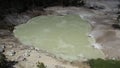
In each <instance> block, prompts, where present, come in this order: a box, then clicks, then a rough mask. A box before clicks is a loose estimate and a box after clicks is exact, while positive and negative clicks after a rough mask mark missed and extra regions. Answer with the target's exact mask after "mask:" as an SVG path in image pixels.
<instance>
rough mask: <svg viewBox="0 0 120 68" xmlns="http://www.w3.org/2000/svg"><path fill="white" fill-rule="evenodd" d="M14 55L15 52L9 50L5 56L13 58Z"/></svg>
mask: <svg viewBox="0 0 120 68" xmlns="http://www.w3.org/2000/svg"><path fill="white" fill-rule="evenodd" d="M15 53H16V52H15V51H14V50H11V51H9V52H7V53H6V54H7V55H8V56H14V55H15Z"/></svg>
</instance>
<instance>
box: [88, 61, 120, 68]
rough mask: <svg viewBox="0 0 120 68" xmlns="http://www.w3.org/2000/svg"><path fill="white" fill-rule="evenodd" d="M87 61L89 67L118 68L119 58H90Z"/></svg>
mask: <svg viewBox="0 0 120 68" xmlns="http://www.w3.org/2000/svg"><path fill="white" fill-rule="evenodd" d="M88 63H89V65H90V67H91V68H120V60H110V59H108V60H103V59H91V60H89V61H88Z"/></svg>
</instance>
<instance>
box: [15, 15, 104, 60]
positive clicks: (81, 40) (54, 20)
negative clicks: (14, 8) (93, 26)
mask: <svg viewBox="0 0 120 68" xmlns="http://www.w3.org/2000/svg"><path fill="white" fill-rule="evenodd" d="M89 31H90V25H89V24H88V23H86V21H84V20H82V19H81V18H80V17H79V16H78V15H66V16H39V17H35V18H33V19H31V20H30V21H28V23H27V24H22V25H20V26H17V27H16V30H15V31H14V33H15V36H16V37H17V38H19V40H20V41H21V42H22V43H23V44H25V45H33V46H36V47H39V48H40V49H43V50H46V51H48V52H50V53H53V54H55V55H56V56H58V57H62V58H63V59H68V60H77V59H81V58H80V57H82V58H83V57H85V58H103V57H104V55H103V53H102V52H101V51H100V50H97V49H95V48H93V47H92V46H91V43H90V41H92V39H90V38H89V37H88V36H87V34H88V32H89Z"/></svg>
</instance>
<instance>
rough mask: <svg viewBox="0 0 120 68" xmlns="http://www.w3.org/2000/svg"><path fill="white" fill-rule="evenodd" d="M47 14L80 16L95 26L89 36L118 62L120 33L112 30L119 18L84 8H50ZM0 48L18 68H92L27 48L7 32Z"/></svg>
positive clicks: (0, 38)
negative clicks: (41, 64) (39, 64)
mask: <svg viewBox="0 0 120 68" xmlns="http://www.w3.org/2000/svg"><path fill="white" fill-rule="evenodd" d="M45 11H46V13H47V15H67V14H79V15H80V17H81V18H83V19H85V20H87V21H88V23H90V25H91V26H92V29H91V31H90V36H91V37H93V38H95V40H96V42H95V43H99V44H100V45H101V46H102V48H101V50H102V51H103V53H104V54H105V56H106V58H112V59H119V57H120V49H119V48H120V46H119V45H120V42H119V41H120V31H119V29H114V28H113V27H112V24H113V23H116V21H115V18H116V17H117V16H116V14H112V13H105V12H103V11H100V10H94V9H92V10H91V9H86V8H84V7H81V8H76V7H49V8H46V9H45ZM25 15H26V14H25ZM0 47H1V48H0V52H4V54H5V55H6V56H7V58H8V59H9V60H14V61H18V63H17V64H16V65H15V66H14V67H15V68H36V63H37V62H38V61H40V62H44V63H45V65H46V66H47V67H48V68H89V66H88V65H87V64H85V63H81V62H79V61H75V62H74V61H73V62H68V61H65V60H62V59H61V58H58V57H57V58H56V57H55V56H54V55H51V54H49V53H46V52H45V51H42V50H40V49H38V48H36V47H30V46H27V45H26V46H25V45H23V44H21V43H20V42H19V41H18V39H16V38H15V37H14V34H13V33H11V32H10V31H9V30H6V29H1V30H0Z"/></svg>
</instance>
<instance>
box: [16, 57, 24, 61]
mask: <svg viewBox="0 0 120 68" xmlns="http://www.w3.org/2000/svg"><path fill="white" fill-rule="evenodd" d="M17 60H18V61H26V58H25V57H23V56H19V57H18V58H17Z"/></svg>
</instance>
